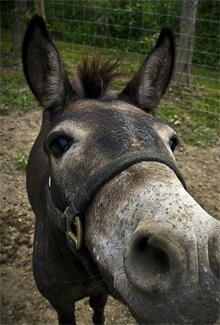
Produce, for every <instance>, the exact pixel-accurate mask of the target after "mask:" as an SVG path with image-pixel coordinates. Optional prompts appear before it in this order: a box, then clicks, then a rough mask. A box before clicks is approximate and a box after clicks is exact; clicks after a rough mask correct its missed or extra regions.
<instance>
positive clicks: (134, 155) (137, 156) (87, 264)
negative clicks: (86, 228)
mask: <svg viewBox="0 0 220 325" xmlns="http://www.w3.org/2000/svg"><path fill="white" fill-rule="evenodd" d="M144 161H145V162H159V163H162V164H164V165H166V166H168V167H169V168H170V169H172V170H173V171H174V173H175V174H176V176H177V177H178V178H179V180H180V181H181V183H182V184H183V186H184V187H185V188H186V186H185V182H184V179H183V177H182V175H181V173H180V172H179V170H178V169H177V167H176V166H175V164H174V163H173V162H172V161H171V160H169V159H168V158H167V157H166V156H161V155H160V156H159V155H158V154H155V153H154V154H150V153H149V152H148V151H134V152H129V153H127V154H125V155H121V156H120V157H116V158H114V159H111V160H110V161H109V162H108V163H107V164H106V165H104V166H103V167H102V168H100V169H99V170H98V171H96V172H95V173H94V174H92V175H91V176H90V178H89V179H88V180H87V182H86V183H85V185H84V186H81V187H80V189H79V190H78V192H77V191H76V192H74V198H73V199H72V201H71V202H70V205H69V206H67V208H66V209H65V211H61V210H60V209H59V208H58V207H57V206H56V205H55V203H54V202H53V198H52V194H51V179H50V178H49V183H48V187H47V190H46V196H47V211H48V215H49V218H50V220H51V221H52V222H53V223H54V224H55V226H56V227H57V228H59V229H60V230H61V231H62V232H64V233H66V238H67V244H68V246H69V247H70V249H71V251H72V252H73V254H74V255H75V256H76V257H77V260H78V261H80V263H81V266H82V267H83V268H84V269H85V271H86V274H88V275H89V277H90V279H93V281H94V282H95V283H96V284H97V286H98V287H100V289H101V290H102V291H104V292H105V293H107V294H109V288H108V286H107V285H106V284H105V282H104V281H103V278H102V275H101V273H100V270H99V268H98V266H97V265H96V264H95V262H94V260H93V259H92V257H91V255H90V252H89V250H88V248H87V247H86V245H83V227H82V222H81V220H82V219H83V216H84V212H85V210H86V209H87V208H88V207H89V205H90V203H91V201H92V199H93V197H94V196H95V194H96V193H97V192H98V190H99V189H100V188H101V187H103V186H104V185H105V184H106V183H107V182H108V181H110V180H111V179H112V178H113V177H115V176H116V175H118V174H120V173H121V172H122V171H123V170H126V169H127V168H129V167H131V166H133V165H135V164H137V163H140V162H144Z"/></svg>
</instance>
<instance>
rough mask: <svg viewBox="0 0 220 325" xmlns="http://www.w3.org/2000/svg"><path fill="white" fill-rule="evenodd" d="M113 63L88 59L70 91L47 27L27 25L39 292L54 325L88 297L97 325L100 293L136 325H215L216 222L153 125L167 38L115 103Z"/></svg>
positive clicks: (170, 59) (165, 132) (166, 67)
mask: <svg viewBox="0 0 220 325" xmlns="http://www.w3.org/2000/svg"><path fill="white" fill-rule="evenodd" d="M118 65H119V62H118V61H117V60H107V61H104V62H102V60H101V59H100V57H99V56H98V57H97V56H96V57H95V58H94V59H93V60H91V61H90V60H89V59H88V58H84V59H83V60H82V62H81V63H80V64H79V66H78V70H77V73H76V75H75V77H74V78H73V80H72V81H69V79H68V77H67V76H66V74H65V72H64V68H63V65H62V63H61V60H60V57H59V55H58V52H57V50H56V48H55V46H54V44H53V42H52V41H51V39H50V37H49V35H48V31H47V29H46V25H45V22H44V20H43V19H42V18H41V17H39V16H34V17H33V18H32V19H31V21H30V23H29V26H28V28H27V31H26V34H25V37H24V42H23V68H24V74H25V77H26V79H27V82H28V84H29V86H30V89H31V90H32V92H33V94H34V95H35V96H36V98H37V100H38V102H39V103H40V105H41V106H42V107H43V108H44V110H43V118H42V126H41V129H40V132H39V135H38V137H37V139H36V141H35V143H34V145H33V148H32V150H31V153H30V158H29V163H28V168H27V192H28V197H29V201H30V204H31V206H32V208H33V211H34V213H35V215H36V224H35V236H34V253H33V267H34V277H35V280H36V284H37V287H38V289H39V291H40V292H41V294H42V295H43V296H44V297H46V298H47V299H48V300H49V302H50V303H51V305H52V306H53V307H54V308H55V310H56V312H57V314H58V320H59V324H75V323H76V322H75V315H74V306H75V302H76V301H78V300H79V299H82V298H84V297H89V302H90V306H91V307H92V308H93V323H94V324H103V323H104V320H105V318H104V307H105V304H106V301H107V296H108V295H112V296H113V297H114V298H115V299H118V300H120V301H121V302H122V303H124V304H125V305H127V306H128V308H129V310H130V312H131V315H132V316H133V317H134V319H135V320H136V321H137V322H138V323H140V324H214V323H215V322H216V320H217V319H218V316H219V314H218V312H219V246H218V243H219V234H220V223H219V222H218V221H217V220H215V219H214V218H213V217H212V216H210V215H209V214H207V213H206V212H205V211H204V210H203V209H202V208H201V207H200V206H199V204H198V203H196V202H195V200H194V199H193V198H192V197H191V196H190V195H189V193H188V192H187V189H186V185H185V183H184V179H183V177H182V175H181V173H180V171H179V170H178V168H177V166H176V162H175V158H174V154H173V152H174V150H175V147H176V146H177V144H178V137H177V135H176V133H175V131H174V130H173V129H172V128H171V127H169V126H168V125H167V124H165V123H164V122H162V121H161V120H159V119H157V118H156V117H155V108H156V106H157V104H158V103H159V101H160V99H161V97H162V96H163V94H164V92H165V90H166V88H167V86H168V83H169V81H170V78H171V74H172V71H173V67H174V40H173V35H172V31H171V30H170V29H168V28H165V29H163V30H162V31H161V33H160V35H159V38H158V40H157V42H156V45H155V47H154V48H153V50H152V51H151V53H150V54H149V55H148V56H147V58H146V59H145V61H144V62H143V64H142V65H141V67H140V69H139V70H138V71H137V73H136V74H135V75H134V77H133V78H132V79H131V80H130V82H129V83H128V84H127V86H126V87H125V89H124V90H123V91H122V92H121V93H120V94H119V95H118V96H117V97H114V96H113V95H111V93H110V91H109V90H108V87H109V85H110V82H111V81H112V80H113V78H114V77H116V75H117V72H116V70H117V69H116V68H117V66H118Z"/></svg>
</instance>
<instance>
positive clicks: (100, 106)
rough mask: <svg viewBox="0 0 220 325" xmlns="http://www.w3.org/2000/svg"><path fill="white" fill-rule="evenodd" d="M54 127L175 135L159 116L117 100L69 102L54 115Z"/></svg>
mask: <svg viewBox="0 0 220 325" xmlns="http://www.w3.org/2000/svg"><path fill="white" fill-rule="evenodd" d="M53 124H54V127H53V129H56V130H57V129H61V130H62V131H67V132H71V130H74V131H75V132H77V133H78V134H79V135H80V134H86V133H92V132H93V131H95V130H97V129H98V130H105V131H107V130H108V131H115V132H117V131H118V132H120V130H124V131H125V130H126V131H127V132H126V133H130V134H133V133H136V132H139V133H140V132H142V133H143V136H144V135H145V136H146V134H151V135H152V136H156V134H157V135H159V136H160V138H162V139H164V140H165V141H167V140H168V139H170V137H172V136H174V135H176V133H175V132H174V130H173V129H172V128H171V127H169V126H168V125H167V124H166V123H164V122H163V121H161V120H159V119H158V118H156V117H154V116H152V115H150V114H147V113H146V112H144V111H142V110H141V109H139V108H137V107H135V106H133V105H130V104H127V103H124V102H122V101H119V100H113V101H111V102H103V101H96V100H79V101H76V102H74V103H72V104H70V105H69V106H68V107H67V108H66V109H65V111H64V112H63V113H62V114H61V115H59V116H56V118H55V120H54V121H53Z"/></svg>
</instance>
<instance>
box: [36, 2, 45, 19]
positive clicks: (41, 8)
mask: <svg viewBox="0 0 220 325" xmlns="http://www.w3.org/2000/svg"><path fill="white" fill-rule="evenodd" d="M35 10H36V13H37V14H38V15H40V16H41V17H43V19H44V20H46V17H45V8H44V0H35Z"/></svg>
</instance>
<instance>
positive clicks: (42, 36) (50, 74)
mask: <svg viewBox="0 0 220 325" xmlns="http://www.w3.org/2000/svg"><path fill="white" fill-rule="evenodd" d="M22 61H23V68H24V74H25V77H26V79H27V82H28V84H29V86H30V88H31V90H32V92H33V93H34V95H35V96H36V98H37V100H38V101H39V103H40V104H41V105H42V106H43V107H44V108H51V109H52V108H53V110H57V109H60V108H61V107H63V106H64V105H65V104H66V103H67V102H68V101H70V100H71V99H73V98H76V97H77V94H76V93H75V92H74V90H73V89H72V87H71V85H70V82H69V80H68V78H67V77H66V75H65V72H64V69H63V66H62V64H61V61H60V58H59V55H58V52H57V50H56V48H55V46H54V44H53V42H52V41H51V39H50V37H49V35H48V32H47V28H46V24H45V21H44V20H43V18H42V17H40V16H37V15H35V16H34V17H33V18H32V19H31V21H30V23H29V25H28V28H27V31H26V34H25V37H24V41H23V48H22Z"/></svg>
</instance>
